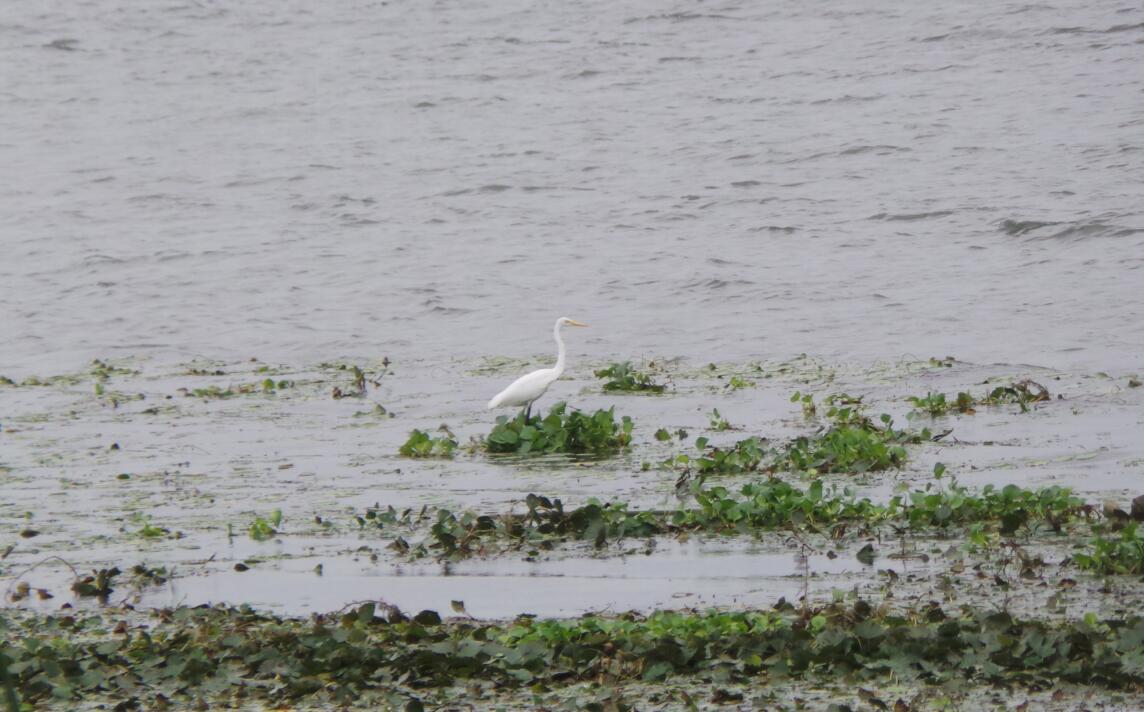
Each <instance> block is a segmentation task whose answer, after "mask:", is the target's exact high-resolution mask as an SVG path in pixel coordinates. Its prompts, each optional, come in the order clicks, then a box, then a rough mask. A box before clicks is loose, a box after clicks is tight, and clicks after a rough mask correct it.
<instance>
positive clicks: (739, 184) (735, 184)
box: [731, 180, 762, 188]
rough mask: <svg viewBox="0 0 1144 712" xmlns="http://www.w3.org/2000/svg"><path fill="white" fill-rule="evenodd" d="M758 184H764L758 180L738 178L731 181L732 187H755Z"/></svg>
mask: <svg viewBox="0 0 1144 712" xmlns="http://www.w3.org/2000/svg"><path fill="white" fill-rule="evenodd" d="M757 185H762V183H761V182H759V181H757V180H737V181H734V182H732V183H731V187H732V188H754V187H755V186H757Z"/></svg>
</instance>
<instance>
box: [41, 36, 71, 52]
mask: <svg viewBox="0 0 1144 712" xmlns="http://www.w3.org/2000/svg"><path fill="white" fill-rule="evenodd" d="M77 44H79V40H73V39H71V38H68V37H63V38H60V39H58V40H52V41H51V42H48V43H47V44H45V45H44V47H45V48H47V49H58V50H62V51H64V52H75V51H76V45H77Z"/></svg>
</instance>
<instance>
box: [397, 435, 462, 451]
mask: <svg viewBox="0 0 1144 712" xmlns="http://www.w3.org/2000/svg"><path fill="white" fill-rule="evenodd" d="M443 433H444V434H443V435H441V436H440V437H433V436H431V435H430V434H429V433H427V432H425V431H424V430H417V429H414V430H413V431H412V432H410V433H409V439H408V440H406V441H405V444H404V445H402V446H401V448H400V449H399V450H398V453H400V454H401V455H402V456H404V457H452V456H453V451H454V450H456V449H457V440H456V439H455V438H454V437H453V434H452V432H450V431H449V429H448V428H444V429H443Z"/></svg>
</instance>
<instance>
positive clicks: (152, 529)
mask: <svg viewBox="0 0 1144 712" xmlns="http://www.w3.org/2000/svg"><path fill="white" fill-rule="evenodd" d="M131 519H132V521H133V522H134V523H135V524H138V525H139V528H138V529H136V530H135V531H134V532H132V533H133V534H134V535H135V536H138V537H143V538H144V539H161V538H163V537H166V536H168V535H170V533H171V530H170V529H168V528H167V527H163V526H159V525H158V524H155V523H154V522H153V521H151V515H150V514H143V513H141V512H136V513H135V514H134V515H132V517H131Z"/></svg>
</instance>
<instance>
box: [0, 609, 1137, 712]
mask: <svg viewBox="0 0 1144 712" xmlns="http://www.w3.org/2000/svg"><path fill="white" fill-rule="evenodd" d="M0 635H2V636H3V637H2V640H3V642H2V644H0V663H3V664H4V665H5V668H6V670H7V672H8V674H9V676H10V678H11V681H12V686H13V688H14V692H15V693H16V694H18V695H19V696H20V698H21V700H22V701H24V702H26V703H28V704H33V705H37V704H41V703H49V702H55V703H69V702H70V703H79V702H84V703H94V702H99V703H104V704H108V705H118V706H119V708H121V709H130V708H138V707H142V708H148V709H155V708H158V707H159V706H168V705H170V704H176V705H183V704H187V703H206V704H210V703H222V702H224V701H227V702H240V703H242V704H244V705H254V704H268V705H291V704H304V705H345V706H356V707H363V708H369V707H379V706H380V707H383V706H387V705H402V704H414V703H420V702H425V703H428V702H432V701H434V700H436V699H439V698H440V697H441V696H442V695H444V694H446V693H448V692H449V691H455V690H456V689H457V688H458V687H459V686H463V685H466V684H467V683H470V682H474V681H484V682H488V683H492V685H493V686H492V687H491V688H489V692H490V694H492V695H493V696H494V699H493V700H492V701H495V696H496V695H498V694H502V693H501V692H496V690H502V691H503V693H511V691H513V690H520V689H526V688H530V687H533V688H538V689H545V690H549V691H552V690H558V689H560V688H562V687H566V686H570V685H574V684H577V683H582V682H587V681H592V680H600V679H605V678H606V679H607V680H609V682H610V683H612V684H618V685H623V684H625V683H628V682H656V681H667V680H671V681H673V682H715V683H720V684H743V683H749V684H755V685H770V684H782V683H783V682H784V681H786V680H792V681H793V680H802V679H807V680H824V681H825V680H832V681H837V680H839V679H841V680H846V681H849V682H852V683H874V684H876V683H878V682H883V681H890V680H902V681H911V682H919V683H922V684H935V685H936V684H942V685H950V684H952V685H966V686H971V685H978V684H991V685H996V686H998V687H1002V688H1010V689H1011V688H1013V687H1022V688H1030V689H1036V688H1038V687H1041V686H1045V685H1056V684H1059V683H1060V682H1062V681H1064V682H1070V683H1077V684H1084V685H1089V686H1093V687H1097V688H1102V689H1106V690H1128V691H1139V690H1140V689H1142V687H1144V619H1141V618H1140V617H1137V616H1133V617H1124V618H1114V619H1104V620H1101V619H1097V617H1096V616H1093V615H1091V614H1090V615H1087V616H1085V617H1083V618H1080V619H1072V620H1066V621H1062V622H1057V623H1046V622H1042V621H1036V620H1023V619H1019V618H1015V617H1014V616H1012V615H1009V614H1007V613H1004V612H999V611H992V610H989V611H987V610H980V609H973V608H969V607H965V608H962V609H959V610H951V611H947V610H944V609H942V608H941V607H939V606H938V605H937V604H929V605H926V606H921V607H917V608H908V609H905V610H900V611H894V610H890V609H889V607H888V606H877V607H875V606H873V605H871V604H870V603H868V602H866V601H863V600H858V601H856V602H855V603H854V604H853V605H843V604H841V603H835V604H831V605H828V606H825V607H821V608H799V609H796V608H794V607H792V606H791V605H790V604H787V603H785V602H783V601H780V602H779V603H778V604H777V605H776V606H775V607H773V608H771V609H767V610H747V611H720V610H709V611H703V612H696V611H657V612H654V613H651V614H649V615H647V616H642V615H637V614H626V615H623V616H599V615H586V616H584V617H581V618H577V619H571V620H561V619H534V618H531V617H528V616H525V617H521V618H518V619H516V620H515V621H511V622H505V623H499V622H494V623H488V622H481V621H476V620H472V619H464V620H454V621H448V622H442V620H441V617H440V616H439V615H438V614H436V613H435V612H433V611H422V612H421V613H419V614H417V615H416V616H413V617H408V616H406V615H405V614H403V613H402V612H401V611H399V610H397V609H396V608H394V607H392V606H387V605H384V604H378V603H373V602H368V603H364V604H361V605H358V606H356V607H354V608H352V609H350V610H348V611H345V612H342V613H333V614H326V615H315V616H313V617H311V618H307V619H297V618H280V617H276V616H271V615H265V614H262V613H257V612H255V611H252V610H250V609H248V608H221V607H218V608H208V607H202V608H193V609H192V608H177V609H170V610H160V611H154V612H151V613H147V614H138V613H135V612H131V611H127V610H115V609H106V610H104V611H101V612H100V613H98V614H94V615H90V616H84V615H80V614H76V615H58V616H53V615H46V616H45V615H39V614H25V613H18V614H15V615H14V616H13V617H11V618H9V619H6V620H5V619H0Z"/></svg>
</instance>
